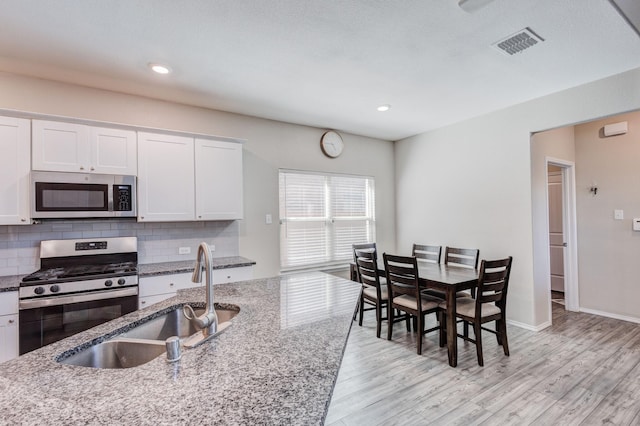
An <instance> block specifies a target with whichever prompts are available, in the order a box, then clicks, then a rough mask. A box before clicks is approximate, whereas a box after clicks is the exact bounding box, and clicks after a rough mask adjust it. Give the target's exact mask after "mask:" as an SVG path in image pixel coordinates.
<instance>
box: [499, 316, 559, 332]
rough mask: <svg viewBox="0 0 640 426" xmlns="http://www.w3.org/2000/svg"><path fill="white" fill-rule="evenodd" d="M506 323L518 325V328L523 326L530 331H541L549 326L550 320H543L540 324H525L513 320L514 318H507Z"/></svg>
mask: <svg viewBox="0 0 640 426" xmlns="http://www.w3.org/2000/svg"><path fill="white" fill-rule="evenodd" d="M507 324H510V325H515V326H516V327H520V328H524V329H525V330H530V331H541V330H544V329H545V328H547V327H549V326H551V321H547V322H544V323H542V324H540V325H530V324H525V323H523V322H519V321H514V320H510V319H508V320H507Z"/></svg>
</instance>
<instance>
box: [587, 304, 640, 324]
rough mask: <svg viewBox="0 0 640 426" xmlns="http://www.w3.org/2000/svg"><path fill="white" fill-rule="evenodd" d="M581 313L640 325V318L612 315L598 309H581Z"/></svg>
mask: <svg viewBox="0 0 640 426" xmlns="http://www.w3.org/2000/svg"><path fill="white" fill-rule="evenodd" d="M580 312H584V313H585V314H593V315H599V316H601V317H607V318H613V319H618V320H622V321H629V322H633V323H636V324H640V318H636V317H629V316H626V315H618V314H612V313H611V312H604V311H598V310H597V309H589V308H580Z"/></svg>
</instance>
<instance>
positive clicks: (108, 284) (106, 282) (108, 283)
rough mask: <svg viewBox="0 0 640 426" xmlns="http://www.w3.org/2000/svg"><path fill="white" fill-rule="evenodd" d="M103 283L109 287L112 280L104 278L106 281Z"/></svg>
mask: <svg viewBox="0 0 640 426" xmlns="http://www.w3.org/2000/svg"><path fill="white" fill-rule="evenodd" d="M104 285H106V286H107V287H111V286H112V285H113V281H111V280H106V281H105V282H104Z"/></svg>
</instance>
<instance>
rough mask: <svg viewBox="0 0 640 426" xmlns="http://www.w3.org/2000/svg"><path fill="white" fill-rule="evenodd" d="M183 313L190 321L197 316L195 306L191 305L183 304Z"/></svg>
mask: <svg viewBox="0 0 640 426" xmlns="http://www.w3.org/2000/svg"><path fill="white" fill-rule="evenodd" d="M182 314H183V315H184V317H185V318H186V319H188V320H189V321H192V320H194V319H195V318H196V313H195V312H194V311H193V308H192V307H191V306H190V305H183V306H182Z"/></svg>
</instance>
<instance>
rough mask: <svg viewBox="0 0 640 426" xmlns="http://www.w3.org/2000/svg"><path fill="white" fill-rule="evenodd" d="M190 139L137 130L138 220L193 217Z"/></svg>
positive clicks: (187, 218)
mask: <svg viewBox="0 0 640 426" xmlns="http://www.w3.org/2000/svg"><path fill="white" fill-rule="evenodd" d="M194 197H195V177H194V161H193V138H189V137H183V136H173V135H160V134H153V133H138V221H141V222H167V221H189V220H194V219H195V202H194Z"/></svg>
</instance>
